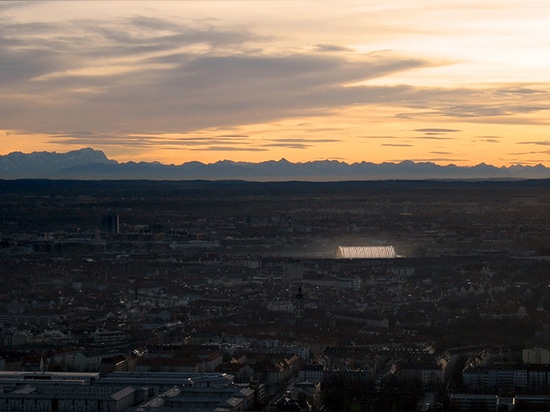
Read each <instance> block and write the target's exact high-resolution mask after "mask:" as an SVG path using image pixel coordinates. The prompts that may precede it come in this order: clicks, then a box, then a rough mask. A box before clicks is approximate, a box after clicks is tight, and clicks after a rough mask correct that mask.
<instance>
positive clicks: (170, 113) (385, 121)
mask: <svg viewBox="0 0 550 412" xmlns="http://www.w3.org/2000/svg"><path fill="white" fill-rule="evenodd" d="M548 12H550V3H549V2H545V1H521V2H519V1H498V2H497V1H487V0H483V1H454V0H450V1H445V2H433V1H422V0H416V1H400V2H399V1H384V2H379V1H362V2H356V1H341V2H332V1H315V2H312V1H283V2H278V1H259V2H247V1H242V2H235V1H216V2H214V1H200V2H199V1H177V2H176V1H172V2H152V1H141V2H111V1H109V2H100V1H79V2H55V1H53V2H50V1H40V2H15V1H14V2H2V3H0V37H1V38H2V41H1V42H0V61H1V62H2V64H1V66H0V84H1V85H2V86H1V87H2V95H3V98H2V99H1V101H0V125H1V127H0V139H1V141H2V145H1V152H0V154H1V155H5V154H8V153H11V152H14V151H21V152H24V153H30V152H33V151H57V152H68V151H71V150H77V149H81V148H84V147H92V148H94V149H96V150H101V151H103V152H104V153H105V154H106V155H107V156H108V157H109V158H110V159H116V160H117V161H122V162H125V161H131V160H132V161H148V162H151V161H159V162H162V163H165V164H182V163H184V162H189V161H194V160H197V161H201V162H205V163H210V162H216V161H219V160H223V159H230V160H235V161H247V162H262V161H267V160H277V159H281V158H283V157H284V158H285V159H288V160H289V161H291V162H306V161H314V160H325V159H331V160H340V161H344V162H347V163H353V162H360V161H368V162H375V163H380V162H400V161H403V160H412V161H415V162H422V161H429V162H435V163H437V164H441V165H447V164H456V165H460V166H472V165H476V164H479V163H482V162H484V163H488V164H492V165H495V166H498V167H500V166H510V165H514V164H523V165H535V164H539V163H541V164H544V165H546V166H548V165H550V151H549V149H548V147H549V145H550V140H549V138H548V134H547V127H548V118H549V116H548V109H549V99H550V96H549V80H550V78H549V77H550V73H549V71H548V70H547V69H548V66H549V63H550V61H549V59H550V57H549V56H550V53H548V48H549V44H548V39H549V38H550V26H549V25H548V22H547V16H548Z"/></svg>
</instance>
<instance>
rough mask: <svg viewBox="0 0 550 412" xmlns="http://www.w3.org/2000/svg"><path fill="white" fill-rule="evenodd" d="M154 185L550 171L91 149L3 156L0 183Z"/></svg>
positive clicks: (523, 175) (513, 175) (545, 175)
mask: <svg viewBox="0 0 550 412" xmlns="http://www.w3.org/2000/svg"><path fill="white" fill-rule="evenodd" d="M21 178H49V179H150V180H194V179H206V180H228V179H231V180H249V181H285V180H286V181H288V180H303V181H343V180H388V179H391V180H413V179H414V180H418V179H424V180H425V179H462V180H464V179H550V169H549V168H547V167H546V166H544V165H542V164H537V165H535V166H522V165H513V166H510V167H495V166H492V165H488V164H486V163H480V164H478V165H476V166H457V165H454V164H451V165H447V166H441V165H437V164H435V163H433V162H429V161H428V162H414V161H411V160H404V161H401V162H399V163H391V162H384V163H379V164H376V163H372V162H366V161H361V162H355V163H352V164H348V163H345V162H343V161H340V160H315V161H308V162H304V163H292V162H289V161H288V160H287V159H286V158H284V157H283V158H281V159H280V160H269V161H264V162H260V163H250V162H236V161H233V160H221V161H218V162H215V163H210V164H205V163H202V162H198V161H191V162H188V163H183V164H181V165H173V164H172V165H166V164H162V163H159V162H133V161H130V162H126V163H119V162H117V161H116V160H111V159H108V158H107V156H106V155H105V154H104V153H103V152H102V151H100V150H95V149H93V148H90V147H86V148H82V149H78V150H72V151H69V152H67V153H56V152H33V153H29V154H25V153H22V152H13V153H10V154H7V155H3V156H1V155H0V179H21Z"/></svg>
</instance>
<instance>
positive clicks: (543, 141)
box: [518, 140, 550, 146]
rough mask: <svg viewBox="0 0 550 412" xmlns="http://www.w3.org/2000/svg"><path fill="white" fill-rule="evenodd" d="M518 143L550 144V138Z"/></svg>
mask: <svg viewBox="0 0 550 412" xmlns="http://www.w3.org/2000/svg"><path fill="white" fill-rule="evenodd" d="M518 144H533V145H539V146H550V140H538V141H532V142H518Z"/></svg>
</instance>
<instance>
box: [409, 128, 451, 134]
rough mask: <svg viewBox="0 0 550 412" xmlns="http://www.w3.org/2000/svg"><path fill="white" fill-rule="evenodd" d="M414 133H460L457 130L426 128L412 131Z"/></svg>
mask: <svg viewBox="0 0 550 412" xmlns="http://www.w3.org/2000/svg"><path fill="white" fill-rule="evenodd" d="M414 131H415V132H425V133H430V134H431V133H455V132H460V131H461V130H458V129H443V128H436V127H433V128H427V129H414Z"/></svg>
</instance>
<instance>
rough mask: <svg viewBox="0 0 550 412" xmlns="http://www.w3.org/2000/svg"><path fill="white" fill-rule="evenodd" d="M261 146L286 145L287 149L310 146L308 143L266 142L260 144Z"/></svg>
mask: <svg viewBox="0 0 550 412" xmlns="http://www.w3.org/2000/svg"><path fill="white" fill-rule="evenodd" d="M261 146H262V147H286V148H288V149H307V148H309V147H311V145H309V144H303V143H268V144H262V145H261Z"/></svg>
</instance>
